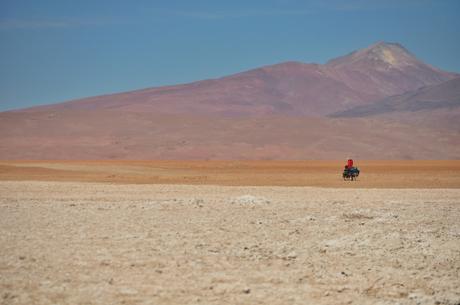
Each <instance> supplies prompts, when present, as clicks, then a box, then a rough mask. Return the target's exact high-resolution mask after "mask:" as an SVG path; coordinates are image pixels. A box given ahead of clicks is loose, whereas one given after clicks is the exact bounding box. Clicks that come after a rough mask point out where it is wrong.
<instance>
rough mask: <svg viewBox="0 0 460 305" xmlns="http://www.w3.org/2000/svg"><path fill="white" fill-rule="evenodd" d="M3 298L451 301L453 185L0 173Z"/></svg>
mask: <svg viewBox="0 0 460 305" xmlns="http://www.w3.org/2000/svg"><path fill="white" fill-rule="evenodd" d="M0 215H1V216H2V217H1V218H0V230H1V232H2V234H1V235H0V246H1V247H0V291H1V295H0V298H1V301H0V302H1V303H2V304H306V303H307V304H308V303H310V304H398V303H399V304H458V303H459V302H460V288H459V287H460V222H459V221H458V219H460V189H359V188H355V189H343V188H318V187H271V186H259V187H250V186H213V185H161V184H157V185H135V184H130V185H124V184H116V185H115V184H101V183H85V182H46V181H1V182H0Z"/></svg>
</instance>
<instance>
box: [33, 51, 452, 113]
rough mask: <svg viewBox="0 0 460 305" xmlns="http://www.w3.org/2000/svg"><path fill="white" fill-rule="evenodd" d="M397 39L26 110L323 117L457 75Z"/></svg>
mask: <svg viewBox="0 0 460 305" xmlns="http://www.w3.org/2000/svg"><path fill="white" fill-rule="evenodd" d="M454 77H455V74H452V73H448V72H444V71H441V70H439V69H436V68H433V67H431V66H428V65H426V64H424V63H422V62H420V61H419V60H417V59H416V58H415V57H414V56H412V55H411V54H410V53H408V52H407V51H406V50H405V49H404V48H402V47H401V46H399V45H396V44H388V43H377V44H375V45H372V46H370V47H369V48H367V49H364V50H361V51H357V52H354V53H352V54H350V55H347V56H344V57H341V58H338V59H335V60H332V61H330V62H329V63H328V64H326V65H317V64H304V63H299V62H286V63H282V64H277V65H272V66H266V67H262V68H259V69H254V70H250V71H247V72H243V73H239V74H235V75H232V76H228V77H223V78H219V79H213V80H204V81H199V82H195V83H191V84H185V85H178V86H169V87H160V88H151V89H145V90H138V91H132V92H126V93H120V94H112V95H105V96H98V97H92V98H85V99H82V100H76V101H71V102H67V103H62V104H57V105H49V106H45V107H34V108H31V109H28V110H27V111H38V110H44V111H60V110H63V109H75V110H84V109H93V110H94V109H110V110H119V111H134V112H154V113H168V114H186V113H189V114H200V115H208V114H213V115H220V116H239V115H250V116H254V115H256V116H260V115H277V114H281V115H294V114H295V115H308V116H323V115H327V114H331V113H334V112H338V111H343V110H346V109H349V108H351V107H354V106H359V105H366V104H368V103H370V102H371V101H374V100H377V99H381V98H383V97H386V96H390V95H394V94H401V93H404V92H406V91H409V90H415V89H418V88H420V87H423V86H427V85H432V84H438V83H441V82H443V81H446V80H449V79H451V78H454Z"/></svg>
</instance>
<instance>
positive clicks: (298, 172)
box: [0, 160, 460, 188]
mask: <svg viewBox="0 0 460 305" xmlns="http://www.w3.org/2000/svg"><path fill="white" fill-rule="evenodd" d="M343 165H344V161H343V160H342V161H16V162H14V161H0V181H11V180H16V181H22V180H40V181H79V182H110V183H120V184H140V183H141V184H193V185H237V186H243V185H245V186H319V187H338V188H460V160H444V161H443V160H433V161H418V160H417V161H394V160H393V161H368V160H359V161H357V162H356V165H357V166H358V167H359V168H360V169H361V175H360V177H359V181H357V182H353V183H344V182H343V180H342V178H341V174H342V169H343Z"/></svg>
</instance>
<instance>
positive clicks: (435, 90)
mask: <svg viewBox="0 0 460 305" xmlns="http://www.w3.org/2000/svg"><path fill="white" fill-rule="evenodd" d="M459 107H460V78H455V79H452V80H449V81H445V82H443V83H441V84H436V85H431V86H426V87H422V88H419V89H417V90H414V91H409V92H406V93H404V94H401V95H395V96H390V97H387V98H384V99H383V100H380V101H377V102H375V103H372V104H369V105H365V106H358V107H354V108H351V109H349V110H346V111H343V112H339V113H336V114H333V115H332V117H365V116H371V115H382V114H388V113H395V112H416V111H421V110H438V109H446V110H447V111H451V110H452V109H455V108H459Z"/></svg>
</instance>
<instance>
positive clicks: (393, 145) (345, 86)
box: [0, 42, 460, 159]
mask: <svg viewBox="0 0 460 305" xmlns="http://www.w3.org/2000/svg"><path fill="white" fill-rule="evenodd" d="M459 77H460V75H458V74H455V73H449V72H445V71H442V70H439V69H437V68H435V67H432V66H430V65H427V64H425V63H423V62H421V61H420V60H418V59H417V58H416V57H415V56H414V55H412V54H411V53H410V52H408V51H407V50H406V49H405V48H404V47H402V46H400V45H399V44H394V43H383V42H379V43H376V44H374V45H372V46H370V47H368V48H366V49H362V50H358V51H355V52H353V53H351V54H348V55H345V56H343V57H339V58H337V59H333V60H331V61H329V62H328V63H326V64H324V65H319V64H306V63H300V62H285V63H280V64H276V65H271V66H265V67H261V68H258V69H253V70H250V71H246V72H242V73H238V74H234V75H230V76H226V77H222V78H219V79H211V80H203V81H198V82H194V83H190V84H183V85H177V86H166V87H158V88H148V89H144V90H137V91H131V92H125V93H119V94H111V95H104V96H97V97H90V98H85V99H80V100H74V101H69V102H65V103H60V104H54V105H45V106H38V107H32V108H27V109H19V110H15V111H8V112H2V113H0V159H342V158H344V157H346V156H354V157H356V158H361V159H364V158H367V159H458V158H460V136H459V135H460V123H457V122H460V111H458V109H460V107H457V106H456V105H457V103H458V97H459V92H458V88H459V83H458V79H459ZM453 107H455V109H454V110H452V109H453ZM415 110H416V111H415ZM371 114H378V115H371Z"/></svg>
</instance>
